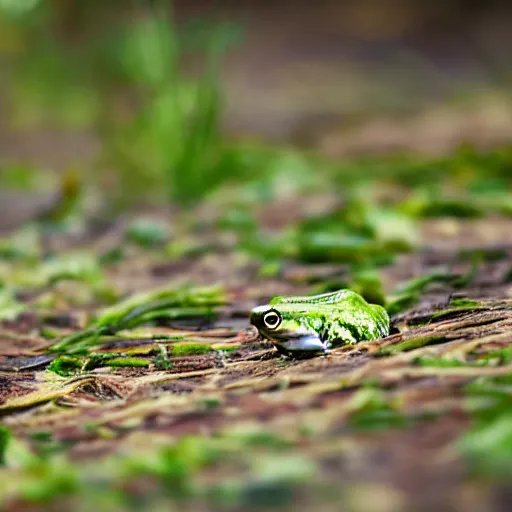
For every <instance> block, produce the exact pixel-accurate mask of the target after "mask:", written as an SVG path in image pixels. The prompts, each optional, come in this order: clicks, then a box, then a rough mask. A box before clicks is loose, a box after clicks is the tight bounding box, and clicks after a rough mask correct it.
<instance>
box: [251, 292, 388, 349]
mask: <svg viewBox="0 0 512 512" xmlns="http://www.w3.org/2000/svg"><path fill="white" fill-rule="evenodd" d="M251 324H252V325H254V326H255V327H256V328H257V329H258V331H259V333H260V334H261V335H262V336H263V337H265V338H267V339H268V340H270V341H271V342H272V343H273V344H274V345H275V347H276V348H277V350H278V351H279V352H281V353H290V352H292V353H299V352H302V353H321V352H323V353H326V352H329V349H330V348H331V347H334V346H338V345H344V344H354V343H357V342H359V341H364V340H374V339H378V338H382V337H385V336H387V335H388V334H389V316H388V314H387V312H386V310H385V309H384V308H383V307H382V306H379V305H376V304H368V302H366V301H365V300H364V299H363V297H361V296H360V295H358V294H357V293H355V292H353V291H351V290H340V291H337V292H332V293H324V294H322V295H314V296H311V297H274V298H273V299H272V300H271V301H270V303H269V304H266V305H263V306H258V307H256V308H254V309H253V310H252V312H251Z"/></svg>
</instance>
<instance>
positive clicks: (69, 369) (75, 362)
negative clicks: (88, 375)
mask: <svg viewBox="0 0 512 512" xmlns="http://www.w3.org/2000/svg"><path fill="white" fill-rule="evenodd" d="M82 366H83V361H82V360H80V359H78V358H76V357H71V356H60V357H57V358H56V359H54V360H53V361H52V362H51V364H50V365H49V366H48V370H50V371H51V372H55V373H56V374H57V375H60V376H62V377H68V376H69V375H73V374H74V373H75V372H76V371H77V370H80V368H82Z"/></svg>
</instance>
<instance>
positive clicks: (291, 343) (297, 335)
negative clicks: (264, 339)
mask: <svg viewBox="0 0 512 512" xmlns="http://www.w3.org/2000/svg"><path fill="white" fill-rule="evenodd" d="M272 341H273V342H274V344H277V345H280V346H281V347H283V348H285V349H286V350H289V351H292V352H293V351H304V352H310V351H314V352H317V351H321V352H325V351H326V350H327V346H326V344H325V343H324V342H323V341H322V340H321V338H320V337H319V336H318V335H317V334H313V333H310V332H308V333H301V332H289V333H287V332H284V333H279V334H278V335H276V334H274V335H273V336H272Z"/></svg>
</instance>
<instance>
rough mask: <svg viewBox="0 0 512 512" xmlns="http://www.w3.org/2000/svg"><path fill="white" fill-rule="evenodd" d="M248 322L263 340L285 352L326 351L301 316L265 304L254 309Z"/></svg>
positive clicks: (317, 336) (318, 337) (316, 334)
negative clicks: (265, 339)
mask: <svg viewBox="0 0 512 512" xmlns="http://www.w3.org/2000/svg"><path fill="white" fill-rule="evenodd" d="M250 321H251V324H252V325H254V326H255V327H256V328H257V329H258V332H259V333H260V334H261V335H262V336H263V337H264V338H267V339H268V340H270V341H271V342H272V343H274V344H275V345H277V346H278V347H279V348H283V349H284V350H286V351H311V350H313V351H322V352H325V351H326V346H325V344H324V343H323V342H322V340H321V339H320V336H319V335H318V333H317V332H316V331H315V330H314V329H313V328H311V327H310V326H309V325H308V323H307V322H305V320H304V316H303V315H300V314H298V315H294V314H293V312H290V311H288V310H287V309H285V308H279V307H276V306H272V305H270V304H267V305H264V306H258V307H256V308H254V309H253V310H252V311H251V318H250Z"/></svg>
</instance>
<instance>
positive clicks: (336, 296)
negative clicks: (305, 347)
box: [270, 290, 364, 307]
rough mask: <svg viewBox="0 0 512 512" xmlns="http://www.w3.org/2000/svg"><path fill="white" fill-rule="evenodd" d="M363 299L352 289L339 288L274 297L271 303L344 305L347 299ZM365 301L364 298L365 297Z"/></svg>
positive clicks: (273, 304) (274, 304) (275, 304)
mask: <svg viewBox="0 0 512 512" xmlns="http://www.w3.org/2000/svg"><path fill="white" fill-rule="evenodd" d="M354 299H355V300H357V299H362V297H361V296H360V295H358V294H357V293H355V292H353V291H352V290H338V291H337V292H329V293H322V294H320V295H305V296H302V297H301V296H299V297H274V298H273V299H272V300H271V301H270V304H271V305H272V306H277V305H286V304H294V305H295V304H297V305H299V304H304V305H310V306H313V305H318V306H331V307H332V306H335V305H338V304H339V305H342V304H344V303H345V302H346V301H351V300H354ZM363 301H364V299H363Z"/></svg>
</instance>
